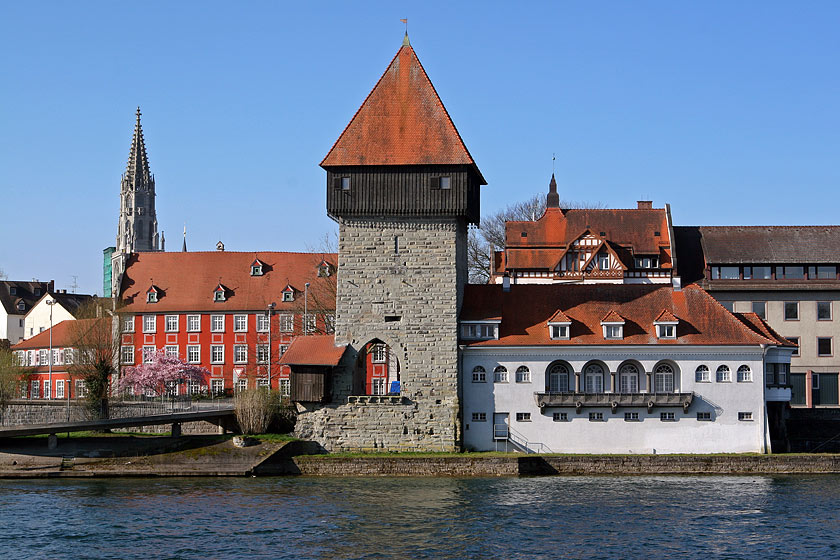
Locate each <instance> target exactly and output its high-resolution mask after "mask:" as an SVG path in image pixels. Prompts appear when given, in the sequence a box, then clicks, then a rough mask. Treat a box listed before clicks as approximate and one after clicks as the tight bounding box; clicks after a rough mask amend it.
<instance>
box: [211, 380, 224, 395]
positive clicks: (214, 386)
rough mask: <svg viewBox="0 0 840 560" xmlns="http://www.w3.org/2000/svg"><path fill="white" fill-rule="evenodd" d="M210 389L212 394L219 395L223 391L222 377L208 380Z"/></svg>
mask: <svg viewBox="0 0 840 560" xmlns="http://www.w3.org/2000/svg"><path fill="white" fill-rule="evenodd" d="M210 391H211V392H212V393H213V394H214V395H221V394H222V393H224V392H225V381H224V379H211V380H210Z"/></svg>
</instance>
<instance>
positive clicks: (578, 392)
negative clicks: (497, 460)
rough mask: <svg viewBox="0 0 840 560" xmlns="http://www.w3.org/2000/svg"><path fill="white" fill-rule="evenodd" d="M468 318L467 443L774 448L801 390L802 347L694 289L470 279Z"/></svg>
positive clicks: (553, 447) (553, 448) (568, 448)
mask: <svg viewBox="0 0 840 560" xmlns="http://www.w3.org/2000/svg"><path fill="white" fill-rule="evenodd" d="M460 323H461V333H460V334H461V343H462V368H461V374H462V376H463V378H462V380H461V382H462V387H463V423H464V425H463V434H464V446H465V448H466V449H474V450H482V451H487V450H494V449H500V450H502V449H508V450H510V449H520V450H527V451H535V452H542V453H548V452H555V453H558V452H561V453H721V452H769V451H770V447H771V445H770V441H771V435H772V432H773V430H774V426H777V425H778V423H779V422H780V421H781V406H780V405H783V403H784V402H786V401H788V400H789V399H790V389H789V388H788V387H787V385H786V384H787V372H788V368H789V364H790V354H791V352H792V351H793V347H792V346H791V345H790V344H789V343H788V342H787V341H786V340H784V339H783V338H782V337H780V336H779V335H777V334H776V333H775V332H773V331H772V330H771V329H769V327H767V325H766V324H765V323H764V322H763V321H761V320H760V319H759V318H758V317H757V316H755V315H754V314H741V315H734V314H732V313H729V312H728V311H726V310H725V309H724V308H723V307H722V306H720V305H719V304H718V303H717V302H716V301H715V300H714V299H713V298H712V297H711V296H709V295H708V294H707V293H706V292H705V291H703V290H702V289H700V288H698V287H696V286H689V287H687V288H686V289H684V290H674V289H673V288H671V287H669V286H655V285H647V286H644V285H636V286H628V285H595V286H593V285H578V286H572V285H565V286H562V285H533V284H532V285H514V286H511V287H510V289H509V290H508V291H505V289H504V288H503V286H499V285H486V286H476V285H471V286H467V290H466V294H465V301H464V307H463V310H462V313H461V321H460ZM765 372H766V373H767V378H766V383H765ZM768 405H769V406H768ZM768 411H769V412H768Z"/></svg>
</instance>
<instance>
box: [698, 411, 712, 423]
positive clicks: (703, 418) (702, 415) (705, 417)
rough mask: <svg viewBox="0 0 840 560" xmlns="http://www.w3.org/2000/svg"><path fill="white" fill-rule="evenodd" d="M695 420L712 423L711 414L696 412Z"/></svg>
mask: <svg viewBox="0 0 840 560" xmlns="http://www.w3.org/2000/svg"><path fill="white" fill-rule="evenodd" d="M697 420H699V421H700V422H711V421H712V413H711V412H698V413H697Z"/></svg>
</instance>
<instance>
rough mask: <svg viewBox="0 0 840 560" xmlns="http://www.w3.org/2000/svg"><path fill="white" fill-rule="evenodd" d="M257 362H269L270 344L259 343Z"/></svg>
mask: <svg viewBox="0 0 840 560" xmlns="http://www.w3.org/2000/svg"><path fill="white" fill-rule="evenodd" d="M257 363H258V364H267V363H268V344H257Z"/></svg>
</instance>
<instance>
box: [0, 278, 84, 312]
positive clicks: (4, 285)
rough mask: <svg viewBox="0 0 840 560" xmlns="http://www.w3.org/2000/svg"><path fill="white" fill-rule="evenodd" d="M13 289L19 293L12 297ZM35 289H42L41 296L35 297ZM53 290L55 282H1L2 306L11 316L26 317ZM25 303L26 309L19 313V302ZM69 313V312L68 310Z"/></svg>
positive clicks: (0, 301) (0, 300)
mask: <svg viewBox="0 0 840 560" xmlns="http://www.w3.org/2000/svg"><path fill="white" fill-rule="evenodd" d="M12 288H15V291H16V292H17V293H16V294H15V295H12ZM35 288H40V290H41V293H40V295H35ZM52 289H53V281H52V280H50V281H49V282H17V281H14V280H0V305H2V306H3V309H5V310H6V313H7V314H9V315H25V314H26V312H27V311H29V310H30V309H31V308H32V307H33V306H34V305H35V304H36V303H38V300H39V299H41V297H42V296H43V295H44V294H46V293H47V292H49V291H51V290H52ZM20 301H23V303H24V304H25V306H26V308H25V309H24V310H23V311H19V310H18V308H17V305H18V302H20ZM68 311H69V310H68Z"/></svg>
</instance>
